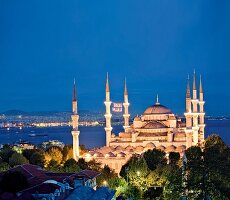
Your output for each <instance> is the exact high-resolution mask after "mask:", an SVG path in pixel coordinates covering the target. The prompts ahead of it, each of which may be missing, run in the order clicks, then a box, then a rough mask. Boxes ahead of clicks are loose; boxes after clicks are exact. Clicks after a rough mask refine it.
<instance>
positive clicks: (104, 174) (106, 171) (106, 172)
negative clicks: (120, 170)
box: [97, 165, 117, 186]
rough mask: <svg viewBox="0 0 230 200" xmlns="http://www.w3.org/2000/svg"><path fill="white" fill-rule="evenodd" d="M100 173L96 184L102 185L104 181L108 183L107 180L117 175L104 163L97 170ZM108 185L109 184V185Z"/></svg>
mask: <svg viewBox="0 0 230 200" xmlns="http://www.w3.org/2000/svg"><path fill="white" fill-rule="evenodd" d="M99 171H100V172H101V175H100V176H99V177H98V178H97V185H99V186H103V185H104V181H106V182H107V183H109V181H110V180H111V179H113V178H115V177H117V175H116V173H115V172H114V170H112V169H110V167H109V166H108V165H105V166H104V167H103V168H102V169H100V170H99ZM109 186H110V185H109Z"/></svg>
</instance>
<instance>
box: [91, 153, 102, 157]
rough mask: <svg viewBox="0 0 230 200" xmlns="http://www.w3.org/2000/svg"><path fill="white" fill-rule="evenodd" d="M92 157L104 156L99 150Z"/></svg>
mask: <svg viewBox="0 0 230 200" xmlns="http://www.w3.org/2000/svg"><path fill="white" fill-rule="evenodd" d="M93 157H104V155H103V154H102V153H100V152H96V153H95V154H94V155H93Z"/></svg>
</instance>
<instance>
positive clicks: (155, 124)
mask: <svg viewBox="0 0 230 200" xmlns="http://www.w3.org/2000/svg"><path fill="white" fill-rule="evenodd" d="M142 128H144V129H156V128H167V126H165V125H164V124H162V123H160V122H158V121H151V122H149V123H147V124H145V125H144V126H143V127H142Z"/></svg>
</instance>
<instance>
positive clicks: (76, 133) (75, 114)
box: [71, 79, 80, 160]
mask: <svg viewBox="0 0 230 200" xmlns="http://www.w3.org/2000/svg"><path fill="white" fill-rule="evenodd" d="M71 117H72V126H73V130H72V136H73V158H74V159H75V160H77V159H78V158H79V135H80V131H79V130H78V120H79V115H78V110H77V93H76V83H75V79H74V86H73V99H72V116H71Z"/></svg>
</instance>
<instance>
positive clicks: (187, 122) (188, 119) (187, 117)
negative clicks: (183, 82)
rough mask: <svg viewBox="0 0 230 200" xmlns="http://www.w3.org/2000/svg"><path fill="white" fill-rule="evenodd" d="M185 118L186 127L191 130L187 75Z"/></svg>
mask: <svg viewBox="0 0 230 200" xmlns="http://www.w3.org/2000/svg"><path fill="white" fill-rule="evenodd" d="M185 118H186V127H187V128H189V127H190V128H191V127H192V114H191V94H190V81H189V75H188V80H187V88H186V112H185Z"/></svg>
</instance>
